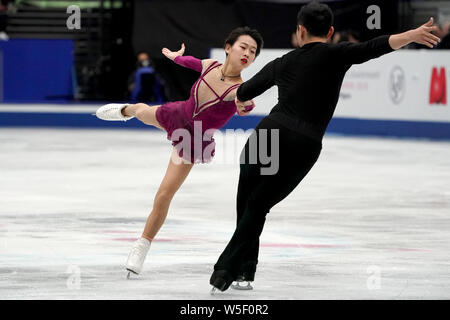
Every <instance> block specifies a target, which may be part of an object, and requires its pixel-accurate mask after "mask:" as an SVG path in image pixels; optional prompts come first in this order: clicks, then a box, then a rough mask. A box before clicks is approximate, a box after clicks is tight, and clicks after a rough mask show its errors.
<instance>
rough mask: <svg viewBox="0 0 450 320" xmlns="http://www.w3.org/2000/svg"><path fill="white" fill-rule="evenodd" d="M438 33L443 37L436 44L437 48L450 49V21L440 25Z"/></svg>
mask: <svg viewBox="0 0 450 320" xmlns="http://www.w3.org/2000/svg"><path fill="white" fill-rule="evenodd" d="M436 35H437V36H438V37H439V38H441V42H440V43H439V44H438V45H437V46H436V49H450V21H446V22H444V23H443V24H442V25H440V26H439V30H438V32H436Z"/></svg>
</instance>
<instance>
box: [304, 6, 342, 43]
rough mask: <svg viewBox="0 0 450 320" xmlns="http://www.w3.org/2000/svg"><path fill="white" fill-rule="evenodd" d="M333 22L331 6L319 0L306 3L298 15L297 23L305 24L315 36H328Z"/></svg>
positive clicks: (307, 29)
mask: <svg viewBox="0 0 450 320" xmlns="http://www.w3.org/2000/svg"><path fill="white" fill-rule="evenodd" d="M333 22H334V17H333V12H332V11H331V9H330V7H329V6H327V5H326V4H323V3H319V2H317V1H312V2H310V3H308V4H306V5H304V6H303V7H302V8H301V9H300V11H299V12H298V15H297V24H300V25H302V26H304V27H305V28H306V31H308V33H309V34H310V35H312V36H315V37H326V36H327V34H328V31H329V30H330V27H331V26H332V25H333Z"/></svg>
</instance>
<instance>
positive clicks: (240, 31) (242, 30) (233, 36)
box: [223, 27, 264, 57]
mask: <svg viewBox="0 0 450 320" xmlns="http://www.w3.org/2000/svg"><path fill="white" fill-rule="evenodd" d="M244 35H248V36H250V37H252V38H253V40H255V41H256V52H255V57H257V56H258V55H259V52H260V51H261V48H262V47H263V45H264V41H263V38H262V36H261V34H260V33H259V32H258V31H257V30H255V29H250V28H249V27H239V28H236V29H233V30H232V31H231V32H230V34H229V35H228V37H227V38H226V39H225V42H224V44H223V47H224V48H225V46H226V45H227V44H229V45H230V46H232V45H233V44H234V43H235V42H236V40H237V39H238V38H239V37H240V36H244Z"/></svg>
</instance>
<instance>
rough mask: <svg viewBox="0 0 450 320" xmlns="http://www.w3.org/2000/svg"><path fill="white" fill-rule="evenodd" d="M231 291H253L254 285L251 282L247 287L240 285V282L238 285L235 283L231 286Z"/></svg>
mask: <svg viewBox="0 0 450 320" xmlns="http://www.w3.org/2000/svg"><path fill="white" fill-rule="evenodd" d="M231 289H234V290H253V287H252V285H251V284H250V283H249V282H248V283H247V285H245V286H241V285H240V284H239V282H237V283H233V284H232V285H231Z"/></svg>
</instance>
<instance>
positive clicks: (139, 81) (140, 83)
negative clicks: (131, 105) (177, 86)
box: [128, 52, 165, 104]
mask: <svg viewBox="0 0 450 320" xmlns="http://www.w3.org/2000/svg"><path fill="white" fill-rule="evenodd" d="M163 89H164V87H163V81H162V79H161V77H160V76H159V75H158V74H157V73H156V71H155V68H154V67H153V63H152V61H151V59H150V57H149V56H148V54H147V53H145V52H141V53H139V54H138V56H137V63H136V70H135V71H133V73H132V74H131V75H130V78H129V79H128V90H129V92H130V102H147V103H153V104H158V103H163V102H165V98H164V94H163V91H164V90H163Z"/></svg>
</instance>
